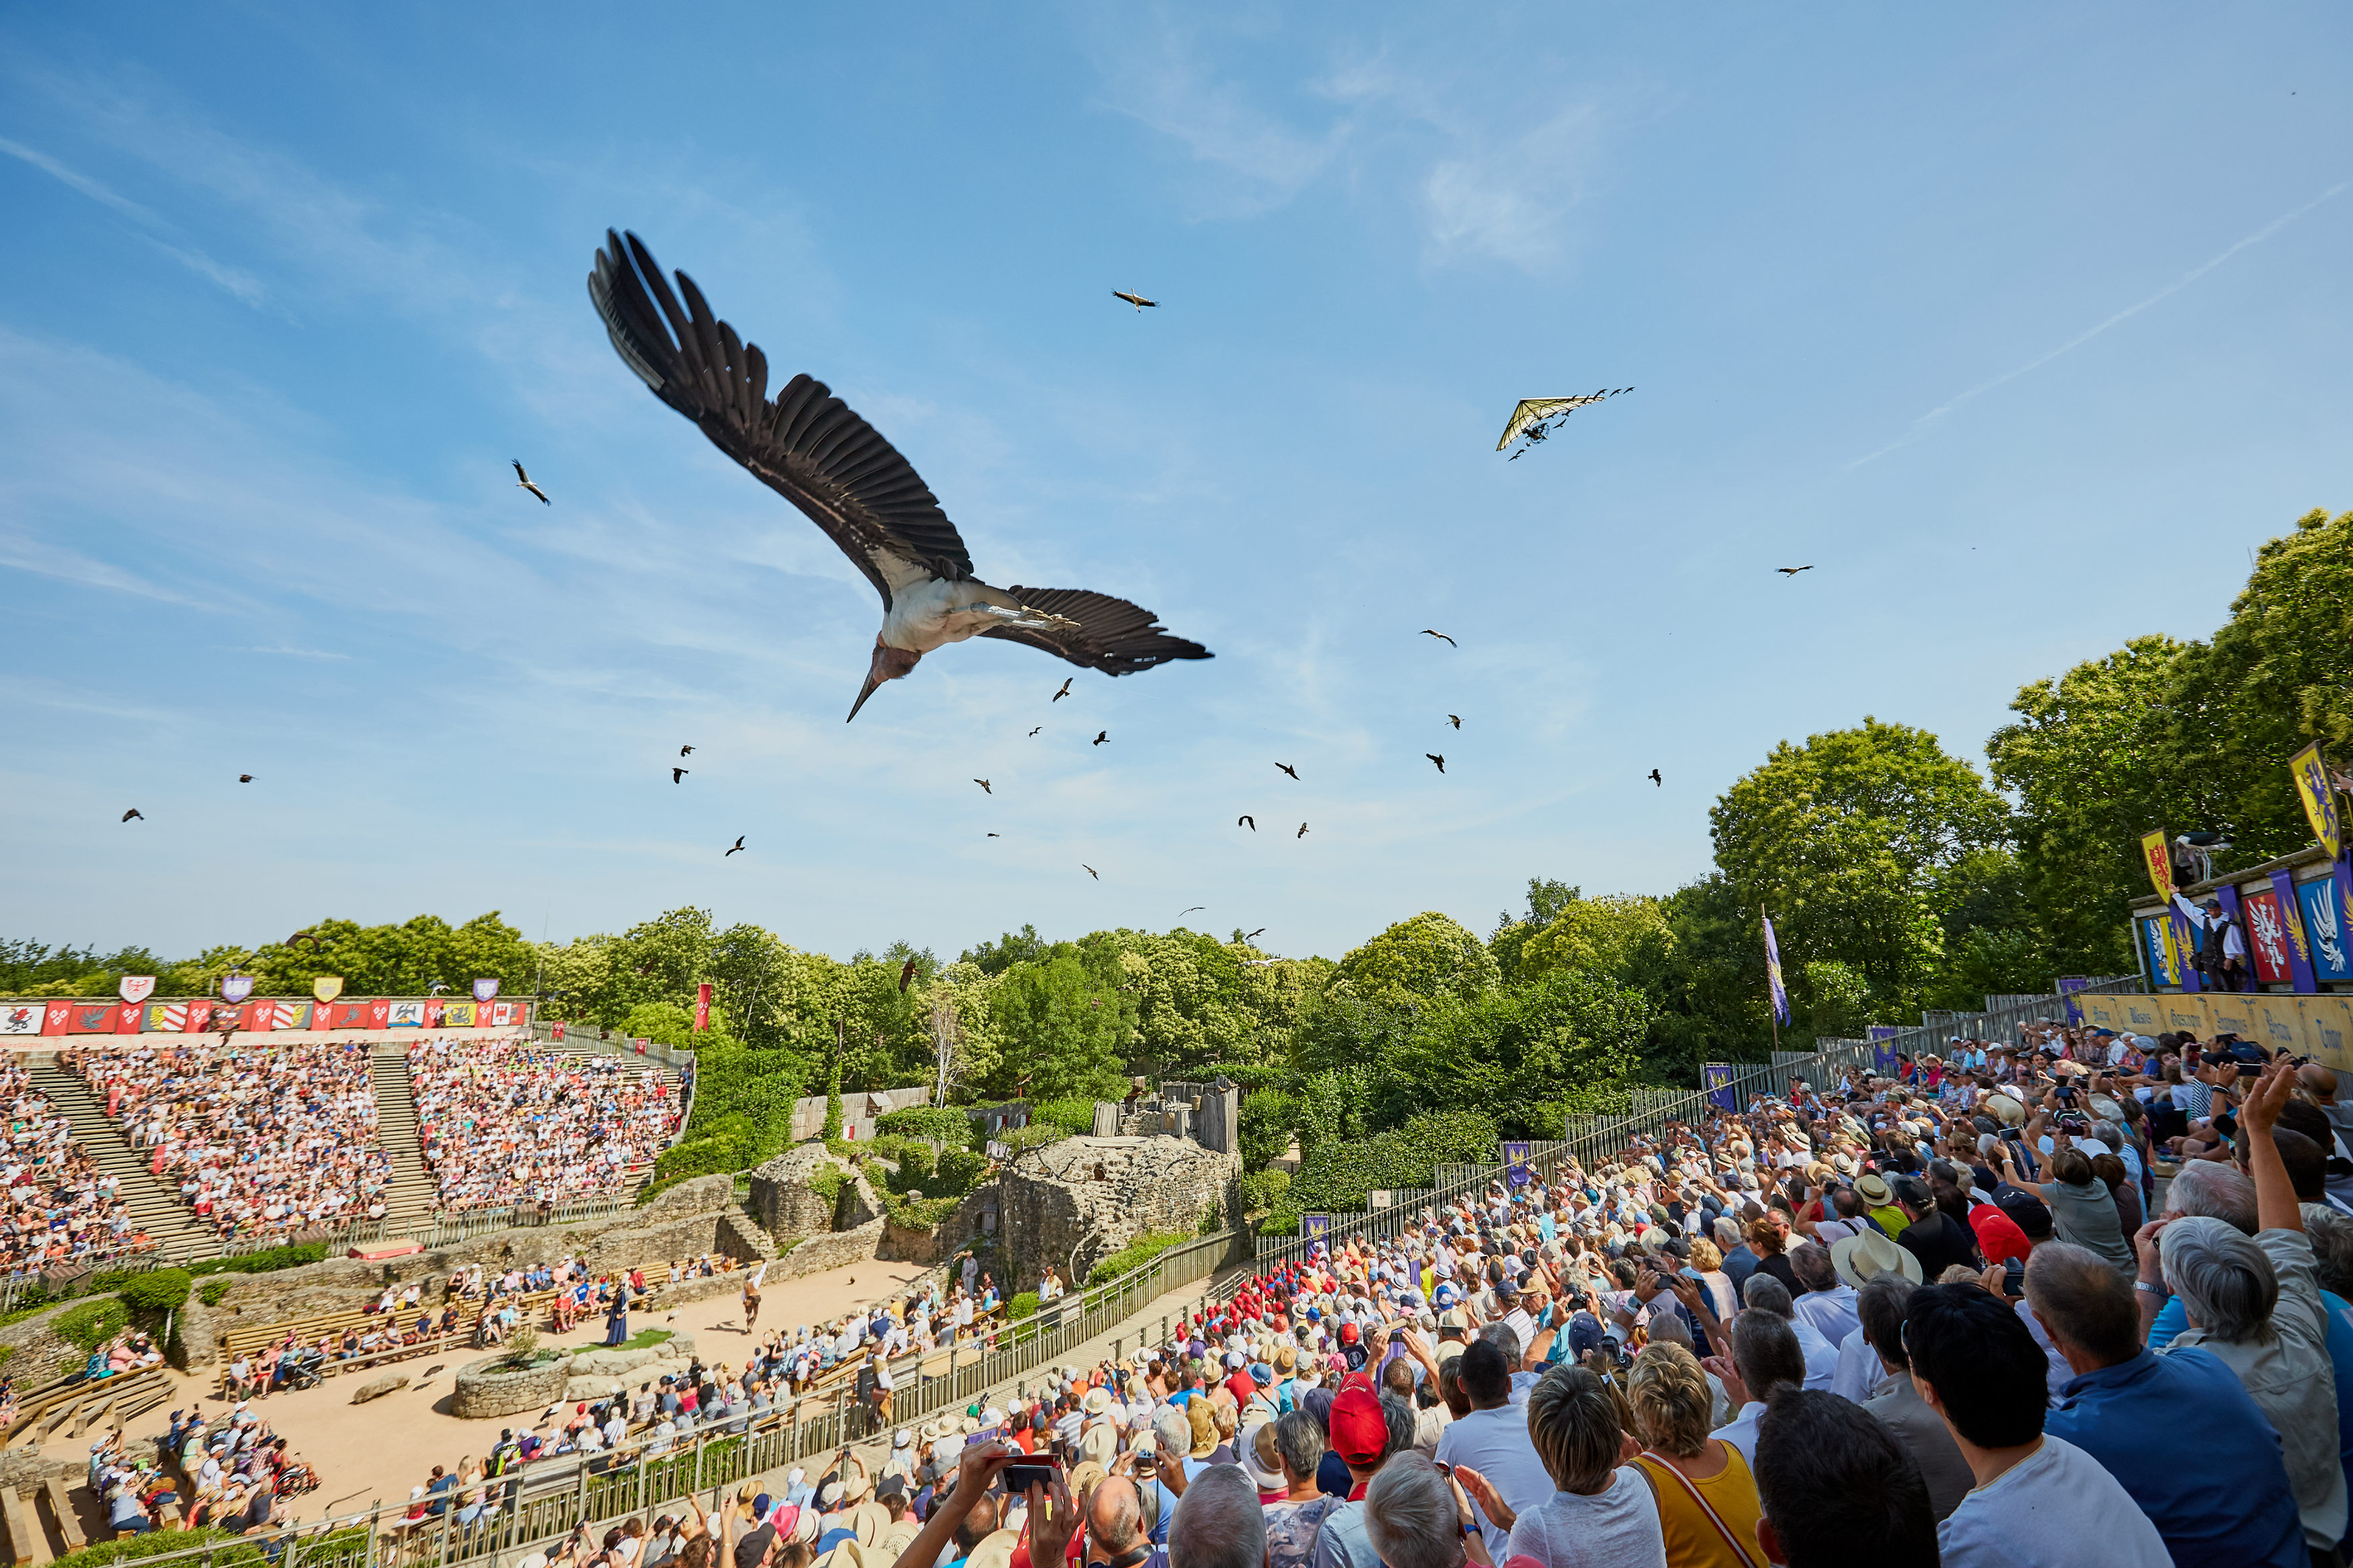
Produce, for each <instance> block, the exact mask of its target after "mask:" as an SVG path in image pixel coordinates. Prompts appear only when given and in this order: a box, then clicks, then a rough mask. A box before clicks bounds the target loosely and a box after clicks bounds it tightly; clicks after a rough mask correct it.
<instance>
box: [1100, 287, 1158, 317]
mask: <svg viewBox="0 0 2353 1568" xmlns="http://www.w3.org/2000/svg"><path fill="white" fill-rule="evenodd" d="M1111 297H1112V298H1113V299H1114V300H1126V301H1127V302H1128V303H1129V304H1131V305H1133V306H1134V307H1135V313H1136V314H1137V315H1139V316H1141V315H1142V314H1144V312H1145V311H1146V310H1158V309H1160V301H1159V300H1147V299H1145V297H1144V296H1143V295H1141V294H1131V293H1129V292H1128V291H1127V290H1126V289H1113V290H1112V291H1111Z"/></svg>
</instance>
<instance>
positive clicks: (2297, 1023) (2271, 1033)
mask: <svg viewBox="0 0 2353 1568" xmlns="http://www.w3.org/2000/svg"><path fill="white" fill-rule="evenodd" d="M2243 1000H2244V1001H2245V1003H2246V1005H2247V1011H2248V1012H2249V1013H2250V1014H2251V1015H2253V1026H2252V1027H2250V1028H2247V1029H2243V1030H2242V1031H2240V1032H2241V1033H2242V1034H2244V1035H2245V1036H2246V1037H2247V1038H2248V1039H2250V1040H2253V1042H2254V1043H2255V1044H2256V1045H2259V1046H2261V1047H2263V1049H2265V1050H2267V1051H2276V1050H2279V1049H2280V1048H2282V1047H2285V1048H2286V1049H2288V1050H2290V1051H2293V1052H2295V1054H2296V1055H2297V1056H2300V1057H2308V1056H2312V1055H2314V1054H2315V1053H2314V1051H2313V1048H2312V1047H2313V1041H2312V1040H2311V1039H2310V1038H2309V1037H2308V1036H2307V1034H2306V1029H2305V1020H2304V1009H2303V1008H2302V1007H2299V1006H2298V1005H2296V998H2295V997H2293V996H2249V997H2245V998H2243Z"/></svg>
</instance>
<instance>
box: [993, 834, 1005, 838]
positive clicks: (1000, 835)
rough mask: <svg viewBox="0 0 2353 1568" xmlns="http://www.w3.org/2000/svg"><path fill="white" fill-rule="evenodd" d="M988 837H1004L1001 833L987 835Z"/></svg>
mask: <svg viewBox="0 0 2353 1568" xmlns="http://www.w3.org/2000/svg"><path fill="white" fill-rule="evenodd" d="M989 837H991V838H1002V837H1005V835H1003V834H1002V833H992V834H990V835H989Z"/></svg>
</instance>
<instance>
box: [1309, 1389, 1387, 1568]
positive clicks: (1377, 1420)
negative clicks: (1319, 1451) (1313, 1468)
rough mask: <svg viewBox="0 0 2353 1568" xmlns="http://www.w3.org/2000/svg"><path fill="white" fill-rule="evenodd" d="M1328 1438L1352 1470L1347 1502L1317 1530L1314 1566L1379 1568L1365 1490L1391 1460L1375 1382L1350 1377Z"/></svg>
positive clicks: (1336, 1405) (1329, 1425)
mask: <svg viewBox="0 0 2353 1568" xmlns="http://www.w3.org/2000/svg"><path fill="white" fill-rule="evenodd" d="M1326 1435H1327V1436H1328V1438H1329V1440H1330V1443H1331V1446H1332V1451H1333V1452H1334V1453H1335V1454H1337V1455H1339V1456H1340V1462H1341V1463H1343V1464H1345V1465H1346V1466H1347V1467H1348V1483H1349V1484H1348V1500H1347V1501H1345V1502H1344V1503H1342V1504H1341V1505H1340V1506H1339V1507H1337V1508H1335V1509H1334V1510H1332V1511H1331V1512H1330V1513H1328V1514H1326V1515H1325V1516H1324V1525H1323V1528H1322V1529H1321V1530H1319V1531H1317V1532H1316V1537H1315V1568H1379V1564H1380V1553H1379V1552H1376V1551H1375V1550H1374V1549H1373V1542H1372V1537H1371V1536H1370V1535H1368V1534H1367V1533H1366V1530H1365V1489H1366V1487H1368V1486H1370V1485H1371V1484H1372V1480H1373V1476H1374V1474H1375V1473H1376V1472H1377V1471H1378V1470H1379V1469H1380V1468H1381V1462H1382V1461H1383V1460H1384V1459H1386V1458H1388V1456H1389V1451H1390V1450H1389V1420H1388V1412H1386V1411H1384V1410H1383V1409H1382V1408H1381V1400H1380V1395H1379V1394H1376V1393H1374V1392H1373V1380H1372V1379H1371V1378H1369V1377H1367V1376H1366V1375H1365V1374H1364V1373H1349V1374H1348V1376H1347V1378H1346V1380H1345V1382H1343V1383H1342V1384H1341V1385H1340V1393H1339V1394H1338V1396H1337V1397H1336V1398H1335V1399H1334V1400H1333V1401H1332V1414H1331V1417H1330V1420H1329V1421H1328V1423H1327V1434H1326Z"/></svg>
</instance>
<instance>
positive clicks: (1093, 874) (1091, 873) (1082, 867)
mask: <svg viewBox="0 0 2353 1568" xmlns="http://www.w3.org/2000/svg"><path fill="white" fill-rule="evenodd" d="M1079 869H1080V870H1082V871H1084V872H1085V873H1086V874H1087V875H1088V876H1090V877H1093V878H1094V879H1095V880H1096V881H1098V882H1100V881H1102V880H1103V878H1102V877H1100V876H1097V875H1096V872H1095V868H1093V867H1092V866H1090V865H1088V864H1087V863H1086V862H1085V861H1083V860H1082V861H1080V862H1079Z"/></svg>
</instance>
